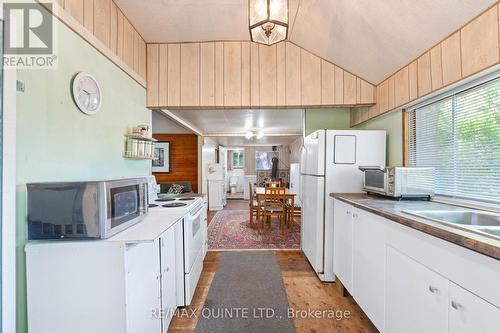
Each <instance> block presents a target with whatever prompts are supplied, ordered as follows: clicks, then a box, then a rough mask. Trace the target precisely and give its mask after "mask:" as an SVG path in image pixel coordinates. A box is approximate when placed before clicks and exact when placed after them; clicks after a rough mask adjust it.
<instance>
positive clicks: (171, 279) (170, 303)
mask: <svg viewBox="0 0 500 333" xmlns="http://www.w3.org/2000/svg"><path fill="white" fill-rule="evenodd" d="M160 258H161V306H162V309H163V311H164V315H163V320H162V321H163V323H162V326H163V332H166V331H167V330H168V325H169V324H170V321H171V320H172V315H173V313H174V311H175V309H176V308H177V293H176V271H175V270H176V262H175V231H174V228H173V227H172V228H170V229H168V230H167V231H166V232H165V233H164V234H163V235H162V236H161V238H160Z"/></svg>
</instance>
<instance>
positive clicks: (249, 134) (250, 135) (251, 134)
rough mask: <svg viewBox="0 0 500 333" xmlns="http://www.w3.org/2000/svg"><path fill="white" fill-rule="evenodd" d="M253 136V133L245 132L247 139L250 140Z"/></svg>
mask: <svg viewBox="0 0 500 333" xmlns="http://www.w3.org/2000/svg"><path fill="white" fill-rule="evenodd" d="M253 136H254V134H253V133H252V132H246V134H245V138H246V139H247V140H250V139H251V138H252V137H253Z"/></svg>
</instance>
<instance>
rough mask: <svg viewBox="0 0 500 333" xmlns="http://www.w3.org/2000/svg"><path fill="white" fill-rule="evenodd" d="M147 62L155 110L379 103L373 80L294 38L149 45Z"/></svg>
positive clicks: (150, 101) (149, 92)
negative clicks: (262, 42)
mask: <svg viewBox="0 0 500 333" xmlns="http://www.w3.org/2000/svg"><path fill="white" fill-rule="evenodd" d="M147 63H148V73H147V81H148V90H147V103H148V105H147V106H148V107H149V108H151V109H157V108H194V109H197V108H214V107H218V108H242V107H244V108H262V107H326V106H346V105H371V104H373V103H374V102H375V96H374V86H373V85H372V84H370V83H368V82H366V81H365V80H363V79H361V78H359V77H357V76H355V75H353V74H351V73H349V72H347V71H345V70H343V69H342V68H340V67H338V66H336V65H334V64H332V63H330V62H328V61H326V60H323V59H321V58H319V57H317V56H316V55H314V54H312V53H310V52H308V51H306V50H304V49H302V48H300V47H298V46H296V45H295V44H293V43H290V42H281V43H278V44H275V45H272V46H264V45H260V44H256V43H251V42H245V41H243V42H234V41H233V42H203V43H172V44H148V45H147Z"/></svg>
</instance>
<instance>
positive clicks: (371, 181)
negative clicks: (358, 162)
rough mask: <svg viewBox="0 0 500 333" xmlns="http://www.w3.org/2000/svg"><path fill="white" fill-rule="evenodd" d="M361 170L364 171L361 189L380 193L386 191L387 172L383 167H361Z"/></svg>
mask: <svg viewBox="0 0 500 333" xmlns="http://www.w3.org/2000/svg"><path fill="white" fill-rule="evenodd" d="M360 169H361V168H360ZM362 171H363V172H364V176H363V179H364V183H363V190H365V191H370V192H375V193H381V194H386V193H387V172H386V170H385V169H380V168H363V169H362Z"/></svg>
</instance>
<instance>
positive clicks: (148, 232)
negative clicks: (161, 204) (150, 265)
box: [105, 210, 186, 243]
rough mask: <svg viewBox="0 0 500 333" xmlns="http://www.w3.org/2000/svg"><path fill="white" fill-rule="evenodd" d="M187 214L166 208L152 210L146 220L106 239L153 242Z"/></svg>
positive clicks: (109, 240) (127, 241) (108, 240)
mask: <svg viewBox="0 0 500 333" xmlns="http://www.w3.org/2000/svg"><path fill="white" fill-rule="evenodd" d="M185 215H186V214H185V213H181V212H179V213H172V212H167V211H165V210H150V211H149V213H148V215H147V216H146V217H145V218H144V220H142V221H141V222H139V223H138V224H136V225H134V226H132V227H130V228H128V229H126V230H124V231H122V232H120V233H118V234H116V235H115V236H113V237H111V238H108V239H106V240H105V241H107V242H124V243H144V242H153V241H154V240H155V239H156V238H158V237H159V236H160V235H161V234H162V233H164V232H165V230H167V229H168V228H170V227H171V226H173V225H174V224H175V223H176V222H177V221H179V220H180V219H182V218H183V217H184V216H185Z"/></svg>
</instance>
